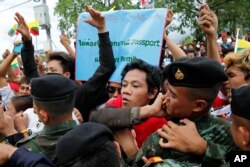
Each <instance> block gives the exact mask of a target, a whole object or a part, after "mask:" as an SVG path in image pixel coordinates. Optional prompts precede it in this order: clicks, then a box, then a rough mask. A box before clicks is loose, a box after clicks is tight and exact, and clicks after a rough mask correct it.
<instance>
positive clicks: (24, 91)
mask: <svg viewBox="0 0 250 167" xmlns="http://www.w3.org/2000/svg"><path fill="white" fill-rule="evenodd" d="M24 95H30V85H28V84H26V83H22V84H21V85H20V88H19V90H18V96H24Z"/></svg>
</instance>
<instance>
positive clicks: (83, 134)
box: [56, 122, 113, 165]
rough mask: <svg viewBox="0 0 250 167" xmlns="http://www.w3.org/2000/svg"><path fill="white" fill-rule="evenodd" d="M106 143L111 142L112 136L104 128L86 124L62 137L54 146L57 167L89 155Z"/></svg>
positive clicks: (94, 124) (90, 123) (100, 125)
mask: <svg viewBox="0 0 250 167" xmlns="http://www.w3.org/2000/svg"><path fill="white" fill-rule="evenodd" d="M107 141H113V134H112V132H111V130H110V129H108V128H107V127H106V126H104V125H102V124H99V123H93V122H87V123H84V124H81V125H79V126H77V127H75V128H74V129H72V130H71V131H69V132H67V133H66V134H65V135H64V136H62V137H61V138H60V139H59V140H58V143H57V146H56V156H57V160H58V161H57V162H58V164H59V165H65V164H68V163H70V162H72V161H73V160H75V159H77V158H78V157H84V156H87V155H89V154H91V153H92V152H93V151H94V150H95V149H97V148H99V147H100V146H102V145H103V144H104V143H106V142H107Z"/></svg>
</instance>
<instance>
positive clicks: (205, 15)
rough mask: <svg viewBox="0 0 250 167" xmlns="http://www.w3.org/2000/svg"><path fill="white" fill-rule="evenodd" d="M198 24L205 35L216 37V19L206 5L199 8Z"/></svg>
mask: <svg viewBox="0 0 250 167" xmlns="http://www.w3.org/2000/svg"><path fill="white" fill-rule="evenodd" d="M198 24H199V26H200V28H201V29H202V31H203V32H205V33H206V34H207V35H216V33H217V29H218V19H217V16H216V15H215V13H214V12H213V11H211V10H210V8H209V6H208V5H207V4H202V5H201V7H200V15H199V20H198Z"/></svg>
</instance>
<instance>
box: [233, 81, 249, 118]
mask: <svg viewBox="0 0 250 167" xmlns="http://www.w3.org/2000/svg"><path fill="white" fill-rule="evenodd" d="M231 110H232V113H233V114H235V115H237V116H240V117H243V118H246V119H250V85H247V86H242V87H240V88H238V89H232V101H231Z"/></svg>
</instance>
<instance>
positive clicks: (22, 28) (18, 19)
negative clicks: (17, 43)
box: [15, 12, 31, 40]
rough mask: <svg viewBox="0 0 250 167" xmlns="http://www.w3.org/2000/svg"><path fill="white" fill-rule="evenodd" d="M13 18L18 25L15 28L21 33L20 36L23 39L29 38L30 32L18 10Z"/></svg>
mask: <svg viewBox="0 0 250 167" xmlns="http://www.w3.org/2000/svg"><path fill="white" fill-rule="evenodd" d="M15 20H16V22H17V24H18V25H19V26H18V28H17V31H18V32H19V33H20V34H22V37H23V38H24V39H25V40H30V39H31V36H30V32H29V27H28V25H27V24H26V22H25V20H24V18H23V16H22V15H20V14H19V13H18V12H17V13H16V14H15Z"/></svg>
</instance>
